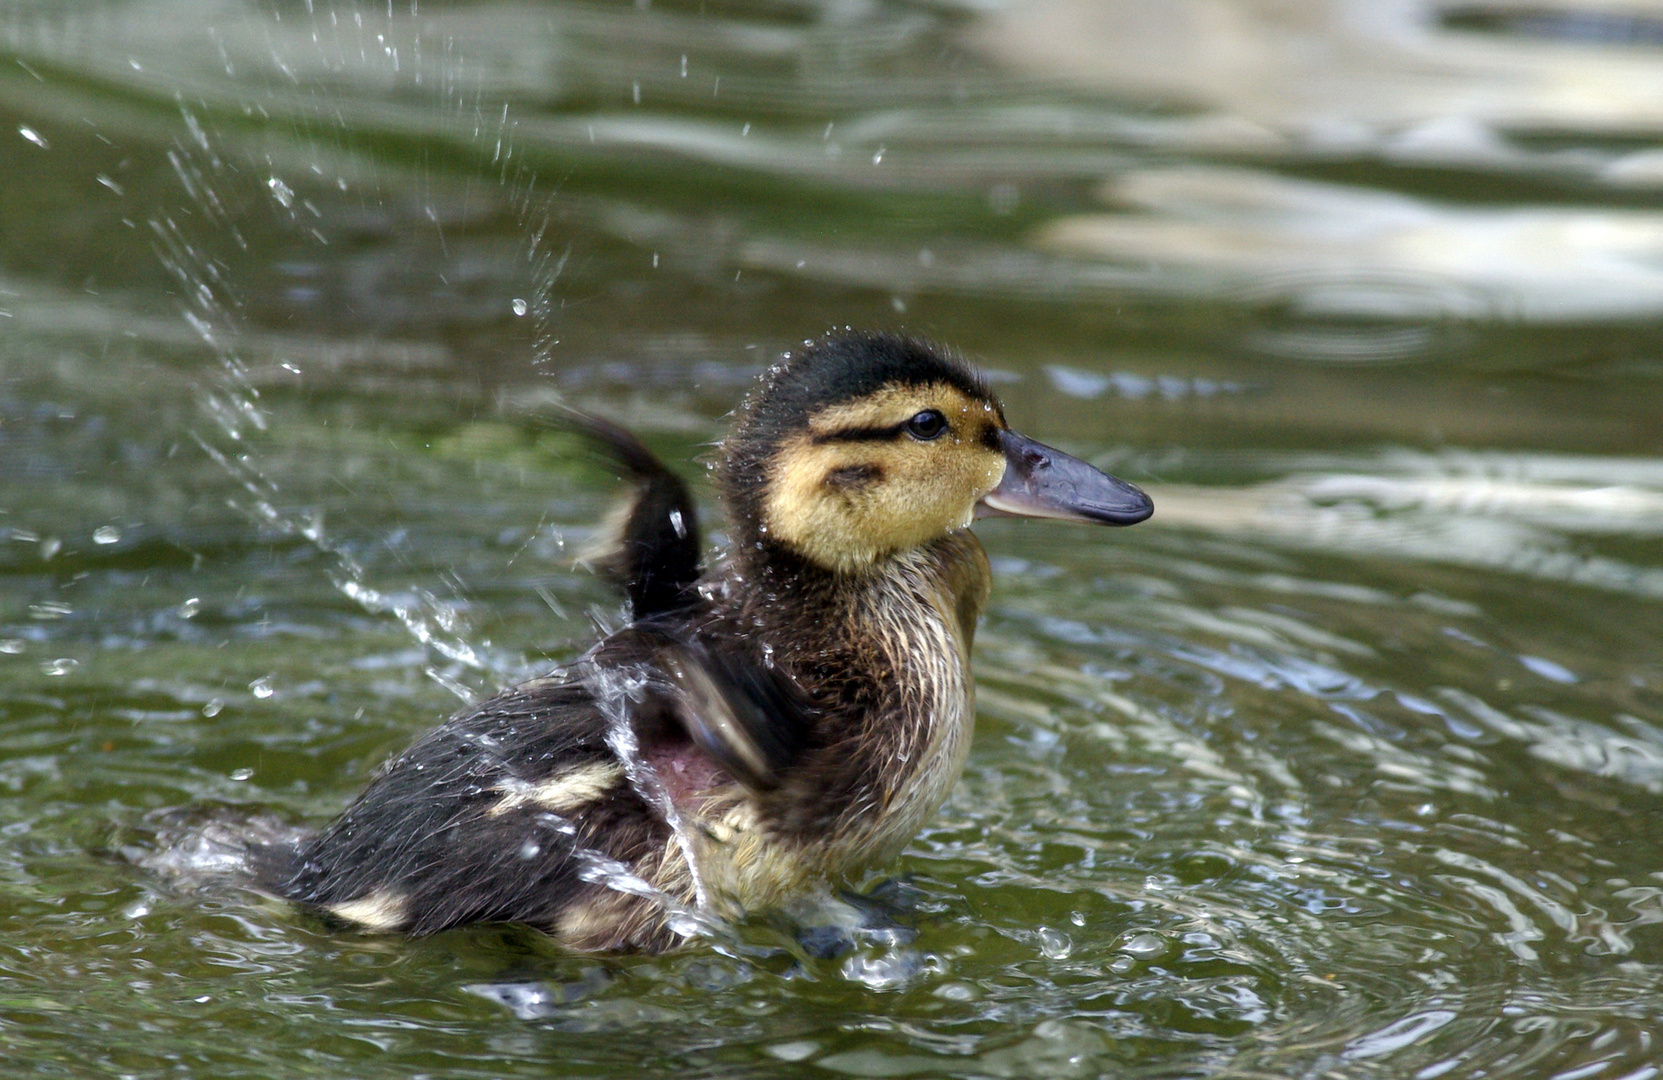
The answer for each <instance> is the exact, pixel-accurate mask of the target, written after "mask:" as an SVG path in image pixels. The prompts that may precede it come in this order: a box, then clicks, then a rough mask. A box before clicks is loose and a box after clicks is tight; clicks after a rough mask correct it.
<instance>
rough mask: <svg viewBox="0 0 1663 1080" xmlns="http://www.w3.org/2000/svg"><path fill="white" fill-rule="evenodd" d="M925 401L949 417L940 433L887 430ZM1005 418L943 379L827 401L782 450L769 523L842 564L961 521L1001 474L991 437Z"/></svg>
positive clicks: (790, 540)
mask: <svg viewBox="0 0 1663 1080" xmlns="http://www.w3.org/2000/svg"><path fill="white" fill-rule="evenodd" d="M927 409H934V410H936V411H938V412H940V413H941V414H942V415H943V416H944V417H946V418H947V423H948V430H947V432H946V433H945V434H943V435H942V436H941V437H939V438H936V439H931V440H927V441H921V440H918V439H914V438H912V437H911V436H909V435H907V434H906V433H905V431H904V430H896V431H895V433H894V434H889V431H890V429H899V428H900V426H901V425H903V424H905V423H906V421H908V420H909V419H911V418H912V417H914V416H916V415H918V414H919V413H921V412H923V411H925V410H927ZM1003 426H1004V422H1003V418H1002V417H1000V416H999V413H998V410H997V407H996V406H995V405H993V404H992V403H990V402H986V401H983V400H980V399H978V398H974V397H971V396H969V395H967V394H964V393H963V392H961V391H959V390H957V389H956V388H954V387H950V386H944V385H943V386H928V387H912V386H906V387H886V388H884V389H882V390H880V391H878V392H877V393H875V394H872V395H870V396H868V397H865V398H862V399H860V400H859V401H854V402H847V403H844V404H840V405H835V406H832V407H830V408H827V409H823V410H821V411H820V412H818V413H816V414H815V415H814V416H813V417H812V418H811V419H810V421H809V424H808V430H807V431H805V432H801V433H799V434H796V435H793V436H791V437H789V438H787V439H786V440H784V441H783V443H782V444H781V446H780V449H779V452H778V453H777V454H776V455H775V457H774V459H773V463H772V468H771V470H770V472H771V477H770V481H769V484H768V488H767V492H766V494H765V496H764V499H763V525H764V527H765V529H766V530H767V531H768V532H769V533H770V534H771V535H772V536H773V537H774V538H775V539H777V540H779V541H781V542H783V543H785V544H787V545H788V546H790V547H792V548H793V549H795V550H796V551H798V552H799V553H801V554H803V555H805V556H807V557H808V558H809V559H811V560H812V561H814V562H816V563H818V564H820V565H822V566H826V567H828V568H831V569H837V570H853V569H856V568H858V567H861V566H864V565H867V564H869V563H871V562H872V561H873V560H875V559H877V558H879V557H881V556H883V555H886V554H889V553H892V552H895V551H901V550H904V549H907V548H911V547H916V546H918V545H920V544H924V543H928V542H929V541H931V540H934V539H936V538H937V537H940V536H943V535H945V534H946V533H948V532H950V531H952V530H954V529H962V528H964V527H965V526H967V525H969V524H970V521H971V518H972V517H973V515H974V513H975V506H976V502H977V500H979V499H980V498H981V497H982V496H983V495H985V494H987V493H988V492H989V491H991V490H992V489H993V488H994V486H996V485H997V484H998V483H999V480H1000V478H1001V477H1002V476H1003V475H1004V468H1005V461H1004V455H1003V454H1002V453H1001V452H1000V451H999V450H997V449H995V448H993V447H991V446H989V445H988V444H987V442H986V441H985V436H986V433H987V432H988V430H989V429H990V428H999V427H1003Z"/></svg>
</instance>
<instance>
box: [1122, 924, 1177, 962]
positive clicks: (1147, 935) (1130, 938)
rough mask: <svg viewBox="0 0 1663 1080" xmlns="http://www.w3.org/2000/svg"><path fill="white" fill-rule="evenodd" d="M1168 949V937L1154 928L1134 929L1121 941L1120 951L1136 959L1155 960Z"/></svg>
mask: <svg viewBox="0 0 1663 1080" xmlns="http://www.w3.org/2000/svg"><path fill="white" fill-rule="evenodd" d="M1166 950H1167V941H1166V938H1164V937H1162V936H1161V935H1159V934H1157V933H1155V932H1154V931H1153V930H1137V931H1133V932H1132V933H1130V934H1128V935H1127V936H1126V939H1125V940H1124V941H1122V942H1121V943H1120V951H1121V952H1123V953H1125V954H1126V955H1127V956H1130V957H1131V958H1132V959H1134V960H1154V959H1156V958H1157V957H1159V956H1161V955H1162V954H1163V953H1165V952H1166Z"/></svg>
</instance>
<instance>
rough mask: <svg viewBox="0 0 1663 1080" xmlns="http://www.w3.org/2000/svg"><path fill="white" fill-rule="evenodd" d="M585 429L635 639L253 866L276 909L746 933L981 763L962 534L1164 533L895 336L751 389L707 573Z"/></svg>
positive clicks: (520, 697) (656, 506) (624, 462)
mask: <svg viewBox="0 0 1663 1080" xmlns="http://www.w3.org/2000/svg"><path fill="white" fill-rule="evenodd" d="M572 423H574V424H575V425H576V426H578V427H579V428H580V429H581V430H583V431H584V432H586V433H587V435H588V436H589V437H591V438H592V439H594V440H595V442H596V443H597V444H598V445H600V446H601V447H602V448H604V449H605V450H606V451H607V452H608V453H609V455H610V456H611V457H612V458H614V459H615V460H616V462H617V464H618V465H619V466H620V467H621V469H622V470H623V471H624V472H625V473H626V474H627V475H628V477H629V479H630V481H631V483H632V492H633V493H632V497H631V498H630V499H629V500H628V501H627V502H626V503H625V504H624V505H623V507H622V509H621V511H620V512H619V513H618V514H616V515H615V517H614V520H613V523H612V524H613V528H614V530H615V538H614V542H613V543H612V544H611V545H610V546H609V548H608V550H607V552H606V555H605V557H604V558H601V559H599V560H597V561H596V562H595V566H596V568H597V569H598V570H599V571H600V572H601V573H603V574H604V575H606V576H607V577H609V578H610V579H611V580H612V581H613V582H614V583H616V584H617V585H618V586H619V587H621V589H622V590H623V592H624V594H625V595H626V597H627V598H628V601H629V605H630V609H631V613H632V616H633V621H632V622H631V623H630V624H629V625H628V626H626V627H625V628H623V629H621V630H619V631H617V632H616V633H613V634H610V635H608V636H607V637H605V638H604V639H603V640H601V641H600V642H599V643H598V644H596V645H595V646H594V647H593V648H591V649H590V650H589V651H588V652H587V653H586V654H584V655H583V656H582V657H581V658H580V659H578V660H577V661H575V662H574V663H572V664H570V665H569V666H567V667H565V668H562V669H560V670H557V671H555V672H553V673H552V674H550V675H548V676H546V677H544V678H539V679H535V680H533V681H531V682H527V683H524V684H522V685H519V686H515V687H513V688H511V689H508V690H505V691H503V692H502V693H500V694H498V695H497V696H495V697H492V698H490V699H489V700H487V701H484V702H482V703H480V704H479V705H476V706H474V707H472V708H469V709H467V710H465V711H463V712H462V713H460V714H458V715H457V716H455V717H453V718H452V719H451V720H450V721H448V722H447V723H445V724H444V725H442V726H440V727H439V728H437V729H435V730H434V731H432V732H430V733H429V734H427V735H425V736H423V737H422V738H420V739H418V740H417V741H416V743H415V744H414V745H413V746H411V747H410V749H408V750H407V751H405V752H404V753H403V754H401V755H400V756H398V757H397V758H395V759H394V760H392V761H391V762H390V763H388V764H387V765H386V766H384V767H383V769H382V770H381V772H380V773H379V775H377V776H376V777H375V778H374V779H373V780H372V781H371V782H370V784H369V786H368V787H367V788H366V789H365V790H364V791H363V793H362V794H360V795H359V796H358V797H357V799H356V800H355V801H354V802H353V803H352V804H351V805H350V806H348V807H347V809H346V810H345V811H344V812H343V813H342V814H341V815H340V816H339V817H338V818H336V819H335V820H334V821H333V822H331V823H329V824H328V825H326V826H325V827H324V828H323V829H321V830H320V831H318V832H316V833H314V834H311V835H310V836H308V837H306V838H304V839H302V840H300V841H298V842H297V843H295V844H292V845H289V846H279V845H272V846H267V847H264V848H261V849H258V850H257V851H255V852H254V860H253V861H254V865H255V869H256V874H257V876H258V878H259V879H260V880H261V882H262V884H263V887H264V888H266V889H268V890H269V891H271V892H272V893H275V894H276V895H278V896H280V897H284V898H286V899H288V900H291V901H294V902H296V903H298V904H300V905H302V906H304V907H306V908H309V909H312V910H314V911H318V912H321V913H324V914H326V915H328V916H330V917H332V918H333V919H335V920H339V921H340V922H343V923H346V924H349V925H351V926H354V927H357V928H360V929H363V930H369V931H384V932H401V933H406V934H431V933H434V932H436V931H440V930H444V929H446V928H449V927H454V926H459V925H462V924H466V923H473V922H481V921H506V922H518V923H524V924H529V925H530V926H532V927H535V928H537V929H540V930H542V931H545V932H547V933H548V934H550V935H552V936H553V937H555V938H556V939H558V940H559V941H560V942H562V943H563V944H565V945H566V946H569V947H570V948H573V949H578V950H633V951H657V950H662V949H665V948H668V947H671V946H673V945H675V944H677V943H678V942H679V941H681V940H682V934H683V933H685V932H686V929H687V928H686V925H685V924H678V923H677V921H676V919H675V918H674V913H676V912H677V911H683V912H685V911H687V910H696V911H702V912H707V913H714V914H717V915H721V916H724V917H732V916H736V915H738V914H740V913H742V912H745V911H749V910H757V909H765V908H769V907H774V906H778V905H781V904H783V903H785V902H787V901H789V900H791V899H793V898H795V897H797V896H800V895H801V894H803V893H805V892H807V891H809V890H811V889H813V888H814V887H815V886H816V884H817V883H820V882H824V881H828V880H831V881H835V880H836V879H839V878H842V877H845V876H847V875H849V874H851V873H853V872H856V871H858V870H860V869H862V868H865V867H868V866H872V865H874V864H880V863H883V862H884V861H886V860H889V859H891V858H893V857H894V856H895V855H896V854H898V853H899V851H900V850H901V848H902V847H903V846H905V845H906V844H907V843H908V842H909V841H910V840H911V839H912V837H913V836H914V835H915V834H916V833H917V832H918V830H919V829H920V828H921V827H922V826H923V824H924V822H925V821H926V820H927V819H928V818H929V816H930V815H931V814H932V813H933V812H934V811H935V810H936V808H937V807H938V806H939V805H940V804H941V802H942V800H943V799H945V798H946V796H947V794H948V791H949V790H950V789H951V787H952V786H953V784H954V783H955V781H956V780H957V779H958V776H959V774H960V772H961V771H962V770H963V767H964V762H965V758H966V755H967V753H968V751H969V747H970V735H971V725H972V701H973V694H974V687H973V684H972V679H971V671H970V646H971V640H972V638H973V637H974V634H975V630H976V622H977V619H978V617H979V616H980V614H981V611H982V608H983V606H984V604H985V603H986V600H987V596H988V589H989V584H990V574H989V568H988V561H987V556H986V554H985V553H984V552H983V550H982V547H981V544H980V543H979V542H978V541H977V540H976V538H975V537H974V535H972V533H971V532H970V531H969V526H970V525H971V523H972V520H973V519H974V518H975V517H977V516H985V515H1016V516H1025V517H1042V518H1055V519H1058V520H1062V521H1074V522H1089V523H1095V524H1103V525H1130V524H1134V523H1136V522H1139V521H1142V520H1143V519H1145V518H1147V517H1148V516H1149V515H1150V514H1151V513H1152V511H1153V506H1152V504H1151V503H1150V500H1149V498H1148V496H1146V495H1145V494H1144V493H1143V492H1142V491H1140V490H1138V489H1137V488H1136V487H1134V486H1132V485H1131V484H1128V483H1125V482H1124V481H1121V480H1117V479H1115V478H1113V477H1110V476H1107V475H1105V474H1104V473H1102V472H1099V471H1098V470H1097V469H1095V468H1093V467H1092V466H1090V465H1087V464H1086V463H1085V462H1082V461H1079V460H1077V459H1075V458H1072V457H1069V456H1068V455H1066V454H1063V453H1060V452H1058V451H1056V450H1053V449H1051V448H1049V447H1046V446H1043V445H1041V444H1040V443H1037V442H1035V441H1033V440H1032V439H1029V438H1026V437H1024V436H1022V435H1019V434H1017V433H1016V432H1014V431H1012V430H1011V429H1010V427H1009V426H1008V425H1007V424H1006V422H1005V415H1004V411H1003V408H1002V407H1001V405H1000V403H999V401H998V399H997V398H996V397H995V396H994V395H993V393H992V391H991V390H990V389H989V388H988V385H987V384H986V382H984V381H983V380H982V379H981V378H980V377H978V376H977V375H976V374H975V373H974V372H973V371H972V369H971V368H970V367H969V366H968V365H966V364H965V363H964V362H963V361H961V360H959V359H957V358H956V357H954V356H952V355H950V354H949V353H947V352H945V351H943V350H940V349H936V348H933V347H931V346H929V345H927V344H925V343H922V342H920V341H916V340H912V339H909V338H903V337H897V336H892V335H888V334H876V333H840V334H836V335H832V336H827V337H825V338H823V339H820V340H818V341H816V342H811V343H809V344H808V345H807V346H806V347H805V348H803V349H801V350H799V351H795V352H788V353H786V354H785V355H784V356H783V357H782V359H781V360H780V361H779V362H778V363H776V364H775V365H774V366H772V367H771V368H769V369H768V370H767V371H766V372H764V373H763V375H762V376H761V378H760V380H759V382H758V383H757V385H756V386H755V388H754V389H753V390H752V392H751V393H750V394H749V395H748V396H747V397H746V399H745V400H744V402H743V403H742V404H741V405H740V407H739V408H738V410H737V412H736V414H735V416H734V418H733V422H732V427H731V430H730V431H729V433H728V434H727V436H726V437H725V438H724V439H722V440H721V442H720V443H719V444H718V457H719V460H718V462H717V465H716V480H717V486H718V489H719V492H720V495H721V498H722V501H723V503H724V504H725V508H726V511H727V516H728V518H729V521H730V543H729V546H728V550H727V552H726V554H725V556H724V557H723V558H722V559H721V560H720V561H718V562H717V563H716V564H715V565H714V566H712V567H710V568H709V569H708V570H706V571H704V572H703V573H701V571H700V562H701V555H702V545H701V541H700V533H699V528H698V524H697V520H696V517H695V513H694V506H693V502H692V499H691V497H690V495H689V494H688V490H687V488H686V486H685V485H684V484H683V482H682V481H681V480H680V479H679V478H678V477H677V476H676V475H675V474H674V473H672V472H671V471H670V470H669V469H668V468H666V467H665V466H664V465H663V464H662V463H661V462H659V461H658V460H657V459H656V458H654V457H653V455H652V454H651V453H650V452H649V451H648V450H647V449H646V448H645V447H644V446H643V445H642V444H641V443H640V442H638V441H637V440H636V439H635V438H634V437H633V436H632V435H630V434H629V433H628V432H627V431H625V430H623V429H622V428H619V427H617V426H615V425H612V424H609V423H606V422H604V421H600V420H594V419H581V418H579V419H574V420H573V421H572ZM678 929H679V931H680V932H678Z"/></svg>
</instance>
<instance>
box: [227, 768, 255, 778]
mask: <svg viewBox="0 0 1663 1080" xmlns="http://www.w3.org/2000/svg"><path fill="white" fill-rule="evenodd" d="M253 778H254V770H253V769H232V770H231V779H233V780H251V779H253Z"/></svg>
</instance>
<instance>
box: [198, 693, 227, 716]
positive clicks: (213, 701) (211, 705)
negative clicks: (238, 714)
mask: <svg viewBox="0 0 1663 1080" xmlns="http://www.w3.org/2000/svg"><path fill="white" fill-rule="evenodd" d="M224 708H225V702H223V701H221V700H220V699H219V698H209V699H208V703H207V704H206V705H204V706H202V715H203V716H206V717H208V718H209V719H210V720H211V719H213V718H214V717H216V716H218V715H219V714H220V712H221V711H222V710H223V709H224Z"/></svg>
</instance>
